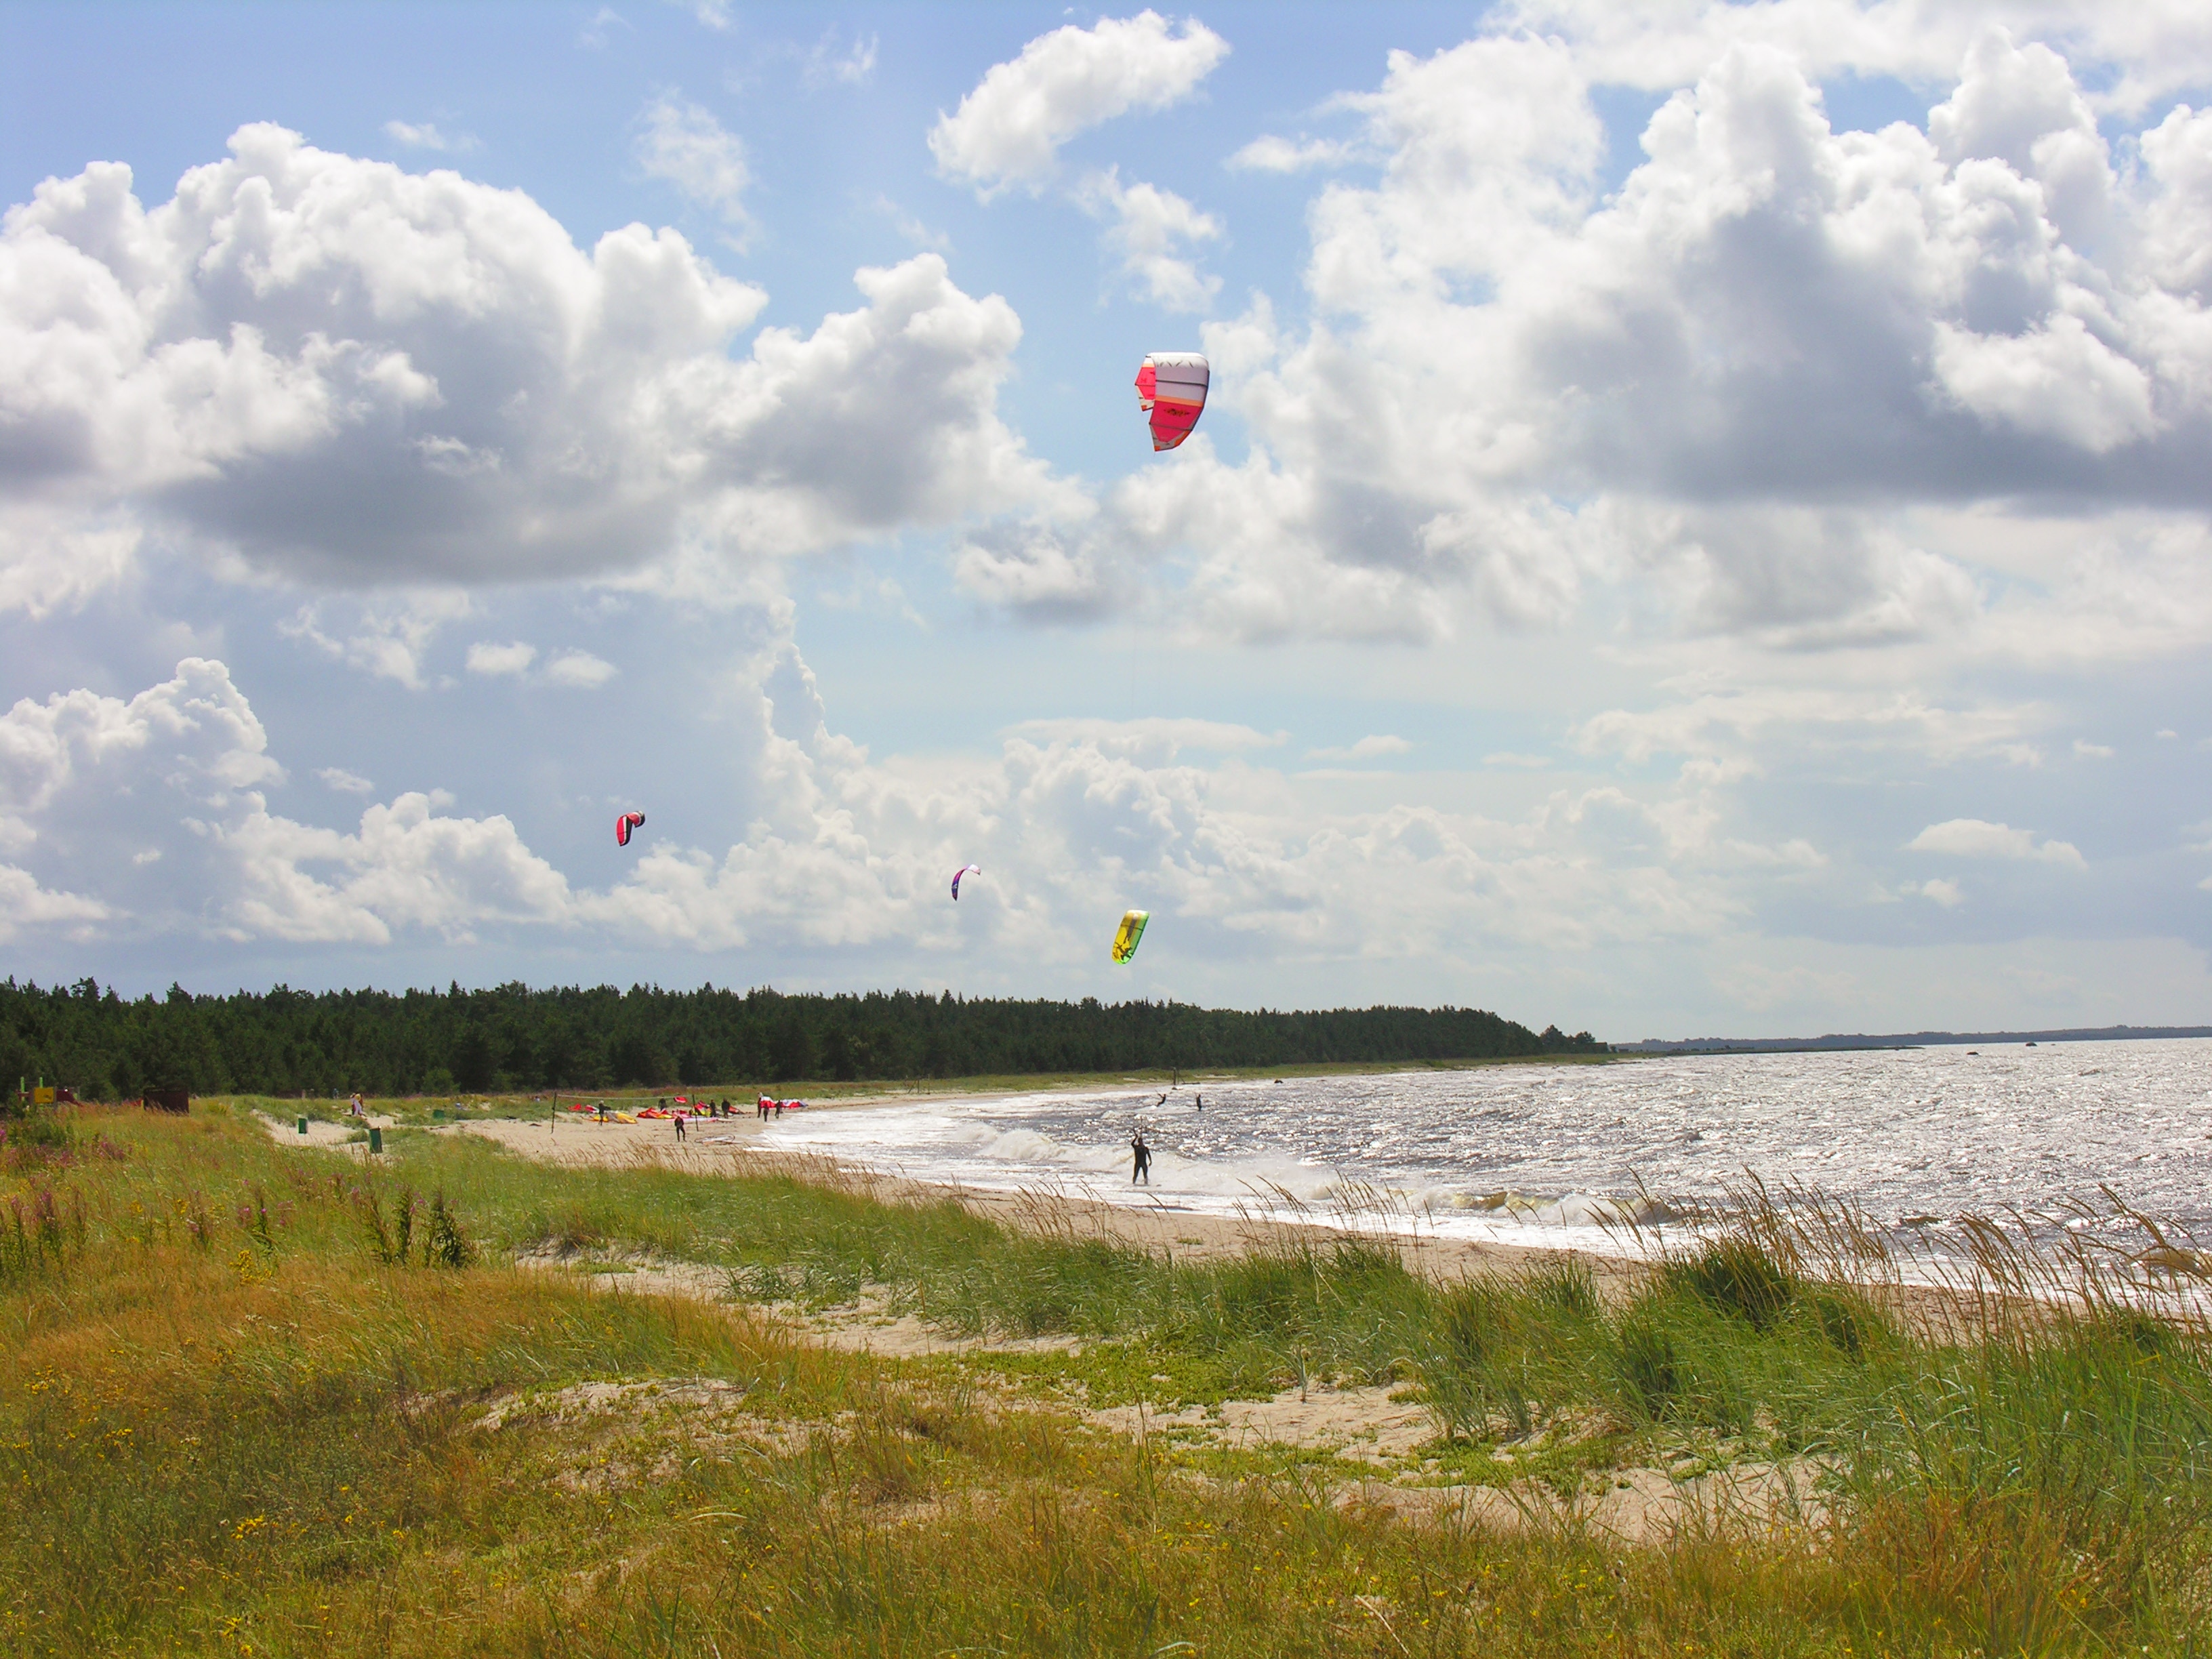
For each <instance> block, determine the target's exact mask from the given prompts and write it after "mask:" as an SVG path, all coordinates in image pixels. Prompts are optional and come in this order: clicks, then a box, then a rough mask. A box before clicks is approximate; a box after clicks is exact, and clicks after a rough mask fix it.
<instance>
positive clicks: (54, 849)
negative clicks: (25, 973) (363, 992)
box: [0, 658, 570, 945]
mask: <svg viewBox="0 0 2212 1659" xmlns="http://www.w3.org/2000/svg"><path fill="white" fill-rule="evenodd" d="M282 781H283V768H282V767H280V766H279V765H277V763H276V761H275V760H274V759H273V758H271V757H270V755H269V753H268V737H267V733H266V732H265V731H264V728H263V726H262V725H261V722H260V720H259V719H258V717H257V716H256V715H255V714H254V713H253V710H252V707H251V705H250V704H249V703H248V702H247V701H246V696H245V694H244V693H242V692H241V691H240V690H238V688H237V687H236V686H235V685H234V684H232V683H231V678H230V674H229V671H228V670H227V669H226V668H225V667H224V665H222V664H221V663H219V662H213V661H209V660H206V659H200V658H189V659H186V660H185V661H183V662H181V663H179V664H178V665H177V671H176V674H175V677H174V678H172V679H170V680H167V681H166V682H164V683H163V684H160V685H156V686H153V687H151V688H149V690H145V691H142V692H140V693H139V694H138V695H137V696H135V697H132V698H131V699H130V700H128V701H127V702H126V701H125V700H123V699H120V698H116V697H106V696H99V695H97V694H95V693H93V692H90V691H72V692H69V693H67V694H64V695H57V696H52V697H49V698H48V699H47V700H46V702H44V703H37V702H30V701H28V700H25V701H24V702H18V703H17V704H16V705H15V707H14V708H12V709H10V710H9V712H8V713H7V714H4V715H0V783H4V788H0V799H4V800H5V801H7V802H8V803H9V806H8V809H7V812H8V816H6V817H0V836H4V837H5V840H6V842H7V844H8V845H9V846H10V847H11V848H13V849H14V850H15V858H16V860H17V861H18V863H19V864H21V865H25V866H33V869H32V871H31V872H30V873H29V874H26V873H25V872H21V871H18V872H16V873H15V875H9V876H0V882H4V883H10V884H15V885H16V886H18V887H20V886H21V882H22V881H23V880H33V884H34V885H39V884H43V889H44V890H46V891H47V897H46V899H45V900H44V901H43V908H41V907H40V906H31V907H30V908H26V909H24V910H23V911H21V912H19V921H20V924H21V926H23V927H31V926H33V924H36V923H39V922H40V921H41V920H43V921H44V923H45V924H46V925H48V926H52V925H64V926H66V925H70V924H76V925H77V926H78V927H80V928H82V927H94V929H95V930H96V931H98V932H100V933H105V934H106V935H109V936H112V937H123V938H143V937H165V936H166V937H176V936H185V937H192V936H198V937H205V938H216V939H232V940H241V941H243V940H253V939H282V940H289V941H292V942H295V943H323V944H331V943H344V944H355V945H383V944H386V943H388V942H389V941H390V940H391V939H392V937H393V935H394V933H395V931H396V930H402V929H408V928H419V929H424V930H428V931H431V932H434V933H437V934H440V935H441V936H443V937H447V938H450V939H465V938H468V937H471V935H472V934H473V933H474V931H475V930H476V929H477V928H480V927H485V926H487V925H490V924H494V923H513V922H522V921H534V922H541V923H558V922H560V921H562V919H563V918H564V917H565V916H566V915H568V911H569V908H570V899H569V896H568V884H567V882H566V881H565V880H564V879H563V878H562V877H561V876H560V875H559V873H558V872H556V871H554V870H553V869H552V868H551V866H549V865H547V864H546V863H545V862H544V860H542V859H539V858H538V857H537V856H536V855H535V854H532V853H531V852H530V851H529V849H528V848H525V847H524V846H523V845H522V843H521V841H520V837H519V836H517V835H516V834H515V831H514V828H513V825H512V824H511V823H509V822H508V821H507V819H506V818H504V817H489V818H456V817H446V816H442V815H441V814H440V813H438V812H437V811H436V810H435V805H436V803H435V799H434V798H433V797H432V796H430V795H428V794H423V793H408V794H403V795H400V796H399V797H398V798H397V799H394V800H393V801H392V802H391V803H390V804H388V805H372V806H370V807H368V809H367V810H366V811H364V812H363V813H362V817H361V821H360V824H359V827H358V829H357V830H356V831H355V832H353V833H350V834H348V833H344V832H342V831H337V830H332V829H319V828H317V827H314V826H312V825H309V824H305V823H299V822H297V821H295V820H294V819H291V818H289V817H283V816H282V815H280V814H277V813H273V812H271V811H270V809H269V805H268V800H267V792H268V790H269V789H270V787H274V786H276V785H277V784H280V783H281V782H282ZM326 781H331V782H332V787H336V788H338V789H341V790H352V789H354V788H355V787H356V786H359V785H361V784H362V780H359V779H356V778H354V777H352V776H351V775H349V774H343V773H341V774H337V776H336V777H335V779H326ZM58 883H59V884H65V885H64V886H62V887H58V886H57V884H58ZM69 890H75V891H79V892H84V893H88V894H90V895H96V896H86V897H68V896H66V893H67V891H69ZM34 896H35V895H34Z"/></svg>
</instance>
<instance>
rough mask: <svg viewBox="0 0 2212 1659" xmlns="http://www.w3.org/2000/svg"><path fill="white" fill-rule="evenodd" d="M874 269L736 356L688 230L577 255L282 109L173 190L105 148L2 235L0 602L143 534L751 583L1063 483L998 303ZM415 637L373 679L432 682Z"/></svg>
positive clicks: (57, 579)
mask: <svg viewBox="0 0 2212 1659" xmlns="http://www.w3.org/2000/svg"><path fill="white" fill-rule="evenodd" d="M857 282H858V284H859V287H860V293H861V296H862V303H861V305H860V308H858V309H857V310H854V311H850V312H846V313H833V314H832V315H830V316H829V317H827V318H825V319H823V322H822V323H821V325H819V327H817V329H815V330H814V331H811V333H810V332H805V331H798V330H792V329H782V328H778V329H769V330H765V331H762V332H760V333H759V334H757V336H755V337H753V339H752V341H751V343H750V349H738V350H735V351H733V350H732V345H733V344H738V343H739V336H740V334H741V332H742V331H743V330H744V329H745V328H746V327H747V326H748V325H750V323H751V321H752V319H754V318H755V317H756V315H757V313H758V312H759V310H760V307H762V305H763V303H764V302H765V299H766V296H765V295H763V293H762V292H761V290H760V289H757V288H754V287H751V286H750V285H747V284H744V283H736V282H732V281H731V280H730V279H728V278H726V277H724V276H720V275H719V274H718V273H716V272H715V271H714V270H713V268H712V267H711V266H710V265H708V264H707V263H706V262H705V261H704V260H702V258H700V257H699V256H698V254H697V253H696V252H695V251H694V250H693V249H692V248H691V246H690V245H689V244H688V243H687V242H685V241H684V239H683V238H682V237H681V236H678V235H677V234H675V233H673V232H672V231H667V230H662V231H658V232H655V231H652V230H648V229H647V228H645V227H643V226H641V225H629V226H626V227H624V228H621V229H618V230H615V231H611V232H609V233H608V234H606V235H605V236H603V237H602V238H600V239H599V242H598V243H597V244H596V245H595V246H593V247H592V248H591V249H589V250H588V251H587V250H584V249H580V248H579V247H577V246H575V244H574V242H573V241H572V240H570V239H569V236H568V233H567V232H566V231H565V230H564V229H563V228H562V227H561V226H560V225H559V224H558V223H557V222H556V221H555V220H554V219H553V218H552V217H551V216H550V215H548V214H547V213H545V212H544V210H542V209H541V208H539V207H538V205H537V204H535V203H534V202H532V201H531V200H530V198H529V197H526V196H525V195H523V194H521V193H520V192H519V191H506V190H497V189H494V188H492V187H490V186H488V185H478V184H475V183H472V182H471V181H469V180H467V179H463V178H461V177H460V176H459V175H458V174H456V173H447V172H438V173H428V174H424V175H416V174H411V173H405V172H403V171H402V170H400V169H399V168H398V167H392V166H390V165H389V164H386V163H383V162H377V161H363V160H359V159H356V158H355V157H351V156H346V155H334V154H332V153H331V152H328V151H325V150H319V149H314V148H313V147H312V146H310V145H308V144H307V143H304V142H303V141H302V140H301V138H300V137H299V136H298V135H297V134H295V133H292V132H289V131H284V130H283V129H282V128H278V127H273V126H248V127H244V128H241V129H240V131H238V132H237V133H236V134H235V135H234V137H233V138H232V141H231V155H230V156H229V157H228V159H227V160H225V161H218V162H216V163H213V164H210V165H209V166H206V167H197V168H194V169H193V170H192V171H191V172H190V173H187V174H186V175H185V178H184V179H182V180H181V181H180V182H179V185H178V189H177V194H176V197H175V198H174V199H173V200H172V201H170V202H168V203H166V204H161V205H160V206H158V207H155V208H150V209H149V208H148V207H147V206H145V205H144V204H142V203H141V202H140V201H139V200H138V198H137V196H136V195H135V194H134V193H133V191H132V187H131V173H130V170H129V169H128V168H127V167H121V166H118V165H115V164H112V163H106V162H102V163H98V164H95V165H94V166H92V167H88V168H87V169H86V170H85V171H84V172H83V173H80V174H78V175H76V177H74V178H70V179H48V180H47V181H46V183H44V184H42V185H40V187H39V189H38V191H37V192H36V194H35V197H34V199H33V201H31V202H29V203H27V204H23V205H21V206H18V207H16V208H15V209H13V210H10V211H9V214H8V216H7V219H6V223H5V229H4V232H0V362H6V363H7V364H8V366H9V368H8V372H7V373H6V374H4V375H0V473H4V474H5V475H6V476H7V477H9V479H10V480H11V483H10V490H9V501H8V502H7V503H6V505H5V507H0V600H6V601H9V602H12V603H15V604H17V605H22V606H23V607H25V608H27V609H29V610H31V611H33V613H34V614H36V613H40V611H43V610H46V609H51V608H52V607H53V606H56V605H68V604H73V603H76V602H80V601H81V600H82V598H83V597H84V595H85V594H86V593H87V592H88V591H89V590H90V588H91V587H92V586H94V585H96V584H97V583H99V582H100V581H101V580H119V579H120V578H121V576H123V575H124V574H127V572H128V570H129V569H130V568H131V562H132V560H133V559H134V557H137V556H143V552H142V542H141V538H142V536H143V528H144V527H145V526H160V527H161V529H162V531H163V532H164V538H165V540H167V541H168V542H170V543H172V544H182V545H185V546H188V547H198V548H200V549H203V550H207V551H209V552H210V553H211V554H215V555H219V556H221V557H222V558H224V559H228V560H233V561H236V562H240V563H241V564H242V565H243V566H244V567H246V568H250V569H253V570H258V571H264V572H273V573H276V574H283V575H286V576H291V577H297V578H305V579H307V580H313V581H316V582H318V583H321V584H326V585H335V586H392V585H394V584H405V585H410V586H428V585H431V584H434V583H447V584H466V583H470V582H475V581H481V580H518V579H532V578H534V579H545V578H556V577H597V578H610V577H629V578H632V579H635V578H636V577H637V576H638V575H639V574H640V573H646V574H650V573H651V572H652V571H653V570H655V569H659V568H679V567H680V568H683V569H685V570H687V571H690V572H693V573H695V574H696V573H698V572H702V571H703V572H709V573H713V572H720V573H725V578H726V580H728V581H729V582H730V583H731V584H732V586H737V587H742V586H744V580H745V576H744V573H745V572H747V571H749V570H750V569H751V568H755V567H756V566H757V564H758V563H759V562H760V561H762V560H764V559H774V558H777V557H781V556H788V555H792V554H799V553H805V552H808V551H811V550H817V549H822V548H828V547H834V546H839V545H843V544H849V543H851V542H853V541H854V540H856V539H858V538H865V537H870V536H874V535H879V534H884V533H888V532H895V531H896V530H899V529H902V528H905V527H908V526H924V525H931V524H935V525H947V524H952V523H957V522H959V521H961V520H967V519H969V518H971V517H974V516H976V515H979V514H988V513H1004V512H1007V511H1010V510H1019V509H1022V508H1024V507H1031V508H1034V507H1038V506H1040V505H1042V504H1046V503H1050V502H1063V501H1066V500H1068V499H1070V497H1071V491H1070V489H1069V488H1068V487H1067V486H1066V485H1065V484H1064V483H1060V482H1058V481H1056V480H1054V478H1053V477H1052V476H1051V474H1050V472H1049V471H1048V469H1047V468H1045V467H1044V466H1043V465H1042V464H1041V463H1039V462H1038V461H1037V460H1036V459H1035V458H1033V457H1031V456H1030V455H1029V454H1028V453H1026V452H1025V450H1024V447H1023V445H1022V443H1021V441H1020V440H1019V439H1018V437H1016V436H1015V435H1014V434H1013V433H1012V432H1011V431H1010V430H1009V429H1008V428H1006V425H1005V424H1004V423H1003V422H1002V421H1001V420H1000V417H999V415H998V413H997V408H996V400H997V393H998V389H999V387H1000V384H1001V382H1002V381H1003V380H1005V378H1006V374H1008V372H1009V369H1010V364H1011V358H1012V352H1013V350H1014V348H1015V346H1016V344H1017V343H1018V341H1019V339H1020V337H1021V325H1020V322H1019V320H1018V319H1017V318H1016V317H1015V315H1014V313H1013V311H1012V307H1009V306H1008V305H1007V304H1006V302H1005V301H1003V300H1000V299H998V298H996V297H987V298H982V299H977V298H975V297H973V296H971V295H967V294H965V293H963V292H962V291H961V290H960V289H958V288H957V286H955V285H954V283H952V281H951V276H950V274H949V273H948V271H947V270H946V267H945V262H944V260H943V259H942V258H939V257H938V256H936V255H934V254H924V255H921V256H920V257H918V258H914V259H910V260H908V261H907V262H905V263H904V264H900V265H896V266H893V267H890V268H888V269H881V270H877V269H870V270H862V271H860V273H859V274H858V276H857ZM78 553H82V555H83V557H82V559H81V560H80V559H78V558H76V556H75V555H76V554H78ZM696 585H697V584H696V582H695V586H696ZM310 621H312V618H310ZM325 637H329V638H333V639H337V638H338V637H339V636H337V635H331V634H329V633H328V631H327V630H325ZM341 647H342V649H343V651H344V652H347V653H351V652H353V651H354V650H355V647H352V646H350V645H346V644H344V642H343V641H342V640H341ZM406 649H407V642H406V641H405V640H404V639H401V640H398V641H397V642H396V643H395V644H392V646H391V647H389V648H386V649H385V653H384V654H385V655H386V658H387V659H388V663H387V665H386V668H385V669H383V670H382V671H388V672H392V673H393V674H394V675H395V677H398V678H405V677H406V676H407V675H408V674H410V673H414V672H416V670H414V669H410V668H408V667H407V666H406V665H405V664H404V662H403V660H402V658H403V656H404V653H405V650H406Z"/></svg>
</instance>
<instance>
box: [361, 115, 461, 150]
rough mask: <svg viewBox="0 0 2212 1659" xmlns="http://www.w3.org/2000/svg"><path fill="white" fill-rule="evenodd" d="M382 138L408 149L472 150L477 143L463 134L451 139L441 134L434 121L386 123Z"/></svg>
mask: <svg viewBox="0 0 2212 1659" xmlns="http://www.w3.org/2000/svg"><path fill="white" fill-rule="evenodd" d="M384 136H385V137H387V138H389V139H390V140H392V143H395V144H398V145H401V146H402V147H404V148H405V149H428V150H438V151H445V150H459V149H475V148H476V147H477V141H476V140H475V139H474V138H473V137H471V136H470V135H469V134H467V133H465V132H464V133H460V134H458V135H455V136H453V137H448V136H447V134H445V133H443V132H441V131H439V130H438V126H437V124H436V123H435V122H434V121H423V122H421V123H416V122H414V121H386V123H385V124H384Z"/></svg>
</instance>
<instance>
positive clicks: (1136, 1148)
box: [1129, 1129, 1152, 1187]
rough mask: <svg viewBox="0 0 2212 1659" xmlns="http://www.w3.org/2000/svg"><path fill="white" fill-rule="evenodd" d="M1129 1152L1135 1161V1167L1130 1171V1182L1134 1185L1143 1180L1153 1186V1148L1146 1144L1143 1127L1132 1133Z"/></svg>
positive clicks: (1147, 1184)
mask: <svg viewBox="0 0 2212 1659" xmlns="http://www.w3.org/2000/svg"><path fill="white" fill-rule="evenodd" d="M1129 1153H1130V1156H1131V1158H1133V1159H1134V1161H1135V1167H1133V1169H1131V1170H1130V1171H1129V1184H1130V1185H1131V1186H1132V1187H1133V1186H1135V1185H1136V1184H1137V1183H1138V1182H1140V1181H1141V1182H1144V1183H1145V1185H1146V1186H1147V1187H1149V1186H1151V1185H1152V1148H1151V1147H1149V1146H1146V1145H1145V1132H1144V1131H1143V1130H1142V1129H1138V1130H1135V1131H1133V1133H1131V1134H1130V1136H1129Z"/></svg>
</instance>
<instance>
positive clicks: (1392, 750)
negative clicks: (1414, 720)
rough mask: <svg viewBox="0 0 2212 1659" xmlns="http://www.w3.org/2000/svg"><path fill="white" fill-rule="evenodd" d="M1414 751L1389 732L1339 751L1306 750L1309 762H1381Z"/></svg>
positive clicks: (1379, 733) (1410, 745)
mask: <svg viewBox="0 0 2212 1659" xmlns="http://www.w3.org/2000/svg"><path fill="white" fill-rule="evenodd" d="M1412 752H1413V744H1410V743H1408V742H1407V741H1406V739H1405V738H1395V737H1392V736H1390V735H1389V733H1388V732H1377V733H1376V734H1375V735H1373V736H1371V737H1365V738H1360V739H1359V741H1358V742H1357V743H1354V744H1346V746H1344V747H1342V748H1339V749H1309V750H1306V758H1307V759H1309V760H1350V761H1363V760H1380V759H1381V758H1382V757H1383V756H1385V755H1407V754H1411V753H1412Z"/></svg>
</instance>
